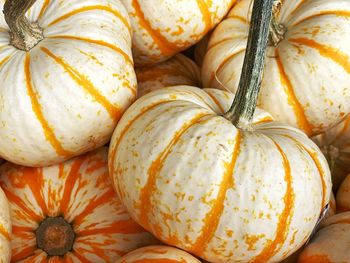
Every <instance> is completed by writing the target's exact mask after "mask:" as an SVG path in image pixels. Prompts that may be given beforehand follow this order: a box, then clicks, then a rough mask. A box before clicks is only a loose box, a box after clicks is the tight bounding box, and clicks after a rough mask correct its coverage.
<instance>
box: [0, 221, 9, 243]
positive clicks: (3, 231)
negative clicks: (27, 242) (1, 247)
mask: <svg viewBox="0 0 350 263" xmlns="http://www.w3.org/2000/svg"><path fill="white" fill-rule="evenodd" d="M0 235H2V236H4V237H5V238H6V239H7V240H8V241H10V233H9V232H8V231H7V230H6V229H5V227H4V226H3V225H0Z"/></svg>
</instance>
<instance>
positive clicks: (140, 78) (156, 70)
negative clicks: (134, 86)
mask: <svg viewBox="0 0 350 263" xmlns="http://www.w3.org/2000/svg"><path fill="white" fill-rule="evenodd" d="M136 76H137V82H138V95H139V96H143V95H144V94H146V93H149V92H151V91H153V90H157V89H160V88H164V87H170V86H176V85H190V86H200V85H201V78H200V69H199V68H198V66H197V65H196V63H194V62H193V61H192V60H191V59H189V58H188V57H186V56H185V55H182V54H177V55H176V56H174V57H173V58H171V59H169V60H167V61H165V62H161V63H159V64H155V65H153V66H150V67H142V68H139V69H136Z"/></svg>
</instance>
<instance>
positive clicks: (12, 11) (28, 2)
mask: <svg viewBox="0 0 350 263" xmlns="http://www.w3.org/2000/svg"><path fill="white" fill-rule="evenodd" d="M35 2H36V0H6V2H5V5H4V16H5V20H6V23H7V25H8V26H9V28H10V37H11V45H13V46H14V47H16V48H18V49H20V50H24V51H29V50H30V49H32V48H33V47H34V46H36V45H37V44H38V43H39V42H40V41H41V40H43V39H44V35H43V30H42V28H40V26H39V24H38V23H33V22H30V21H29V20H28V19H27V18H26V16H25V14H26V12H27V11H28V10H29V9H30V8H31V7H32V6H33V4H34V3H35Z"/></svg>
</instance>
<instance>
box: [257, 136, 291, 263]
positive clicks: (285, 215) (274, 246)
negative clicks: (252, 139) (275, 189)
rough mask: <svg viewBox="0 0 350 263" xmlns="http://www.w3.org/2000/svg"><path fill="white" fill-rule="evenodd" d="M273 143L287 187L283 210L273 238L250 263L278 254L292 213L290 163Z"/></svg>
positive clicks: (266, 260) (267, 260)
mask: <svg viewBox="0 0 350 263" xmlns="http://www.w3.org/2000/svg"><path fill="white" fill-rule="evenodd" d="M273 143H274V144H275V146H276V148H277V150H278V152H279V153H280V154H281V157H282V162H283V167H284V171H285V176H284V181H285V182H286V184H287V186H286V192H285V195H284V197H283V203H284V209H283V211H282V213H281V214H280V216H279V219H278V223H277V228H276V234H275V238H274V239H273V240H268V241H267V242H266V246H265V248H264V249H263V250H262V251H261V252H260V254H259V255H257V256H256V257H255V258H254V259H253V260H252V262H255V263H260V262H269V260H270V259H271V258H272V257H273V256H274V255H276V253H278V252H279V250H280V249H281V248H282V246H283V244H284V242H285V241H286V239H287V237H288V233H289V227H290V223H291V221H292V216H293V213H294V201H295V192H294V189H293V182H292V180H293V178H292V174H291V168H290V163H289V161H288V158H287V156H286V154H285V153H284V152H283V150H282V148H281V147H280V146H279V145H278V144H277V143H276V142H274V141H273Z"/></svg>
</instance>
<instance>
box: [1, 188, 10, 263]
mask: <svg viewBox="0 0 350 263" xmlns="http://www.w3.org/2000/svg"><path fill="white" fill-rule="evenodd" d="M10 234H11V220H10V208H9V204H8V201H7V198H6V196H5V194H4V192H3V191H2V189H1V188H0V262H2V263H8V262H10V259H11V243H10Z"/></svg>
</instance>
